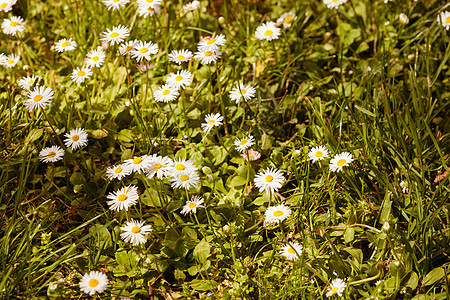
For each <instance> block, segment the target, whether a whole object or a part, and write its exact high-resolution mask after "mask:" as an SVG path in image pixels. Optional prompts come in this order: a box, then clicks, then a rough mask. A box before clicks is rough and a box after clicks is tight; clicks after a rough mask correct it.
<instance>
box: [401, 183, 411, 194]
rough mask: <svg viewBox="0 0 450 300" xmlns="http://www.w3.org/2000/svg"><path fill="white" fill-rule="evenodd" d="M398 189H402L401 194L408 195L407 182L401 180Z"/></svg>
mask: <svg viewBox="0 0 450 300" xmlns="http://www.w3.org/2000/svg"><path fill="white" fill-rule="evenodd" d="M400 187H401V188H402V193H403V194H408V193H409V188H408V182H406V181H404V180H402V181H401V182H400Z"/></svg>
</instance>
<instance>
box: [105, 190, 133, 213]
mask: <svg viewBox="0 0 450 300" xmlns="http://www.w3.org/2000/svg"><path fill="white" fill-rule="evenodd" d="M106 198H107V199H110V201H107V202H106V203H107V204H108V205H109V209H111V210H115V211H121V210H124V209H125V210H126V211H128V208H130V206H132V205H135V204H136V203H137V201H138V200H139V194H138V192H137V187H136V186H134V185H129V186H126V187H123V188H121V189H119V190H118V191H116V192H114V193H109V194H108V196H107V197H106Z"/></svg>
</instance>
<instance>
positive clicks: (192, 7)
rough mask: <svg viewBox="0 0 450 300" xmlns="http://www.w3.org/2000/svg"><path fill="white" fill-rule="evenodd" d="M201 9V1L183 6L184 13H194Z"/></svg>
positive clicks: (195, 0)
mask: <svg viewBox="0 0 450 300" xmlns="http://www.w3.org/2000/svg"><path fill="white" fill-rule="evenodd" d="M199 7H200V1H198V0H194V1H192V2H189V3H186V5H184V6H183V11H184V12H188V11H193V10H196V9H197V8H199Z"/></svg>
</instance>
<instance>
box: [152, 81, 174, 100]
mask: <svg viewBox="0 0 450 300" xmlns="http://www.w3.org/2000/svg"><path fill="white" fill-rule="evenodd" d="M179 94H180V93H179V92H178V90H177V89H175V88H174V87H172V86H170V85H168V84H165V85H163V86H161V87H160V88H158V89H157V90H156V91H155V92H154V93H153V98H155V100H156V101H157V102H166V103H167V102H171V101H173V100H175V99H177V97H178V95H179Z"/></svg>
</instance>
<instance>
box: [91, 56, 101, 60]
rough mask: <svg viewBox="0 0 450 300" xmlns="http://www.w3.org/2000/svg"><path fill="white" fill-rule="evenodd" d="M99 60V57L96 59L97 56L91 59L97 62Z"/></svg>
mask: <svg viewBox="0 0 450 300" xmlns="http://www.w3.org/2000/svg"><path fill="white" fill-rule="evenodd" d="M99 59H100V57H98V56H94V57H93V58H92V60H93V61H98V60H99Z"/></svg>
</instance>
